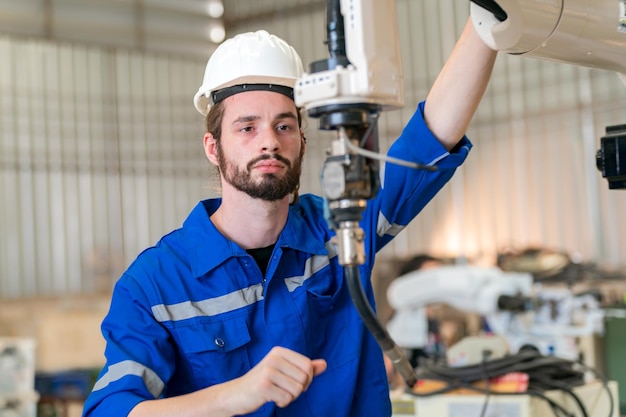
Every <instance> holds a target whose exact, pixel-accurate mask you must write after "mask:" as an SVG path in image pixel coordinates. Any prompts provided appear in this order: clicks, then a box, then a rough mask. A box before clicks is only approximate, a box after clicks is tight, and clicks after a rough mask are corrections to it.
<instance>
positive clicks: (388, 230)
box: [376, 211, 406, 237]
mask: <svg viewBox="0 0 626 417" xmlns="http://www.w3.org/2000/svg"><path fill="white" fill-rule="evenodd" d="M405 227H406V226H403V225H401V224H391V223H389V220H387V218H386V217H385V215H384V214H383V213H382V211H381V212H378V224H377V225H376V234H377V235H378V236H380V237H382V236H384V235H390V236H397V235H398V233H400V232H401V231H402V230H404V228H405Z"/></svg>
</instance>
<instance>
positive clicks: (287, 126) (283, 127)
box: [277, 125, 291, 130]
mask: <svg viewBox="0 0 626 417" xmlns="http://www.w3.org/2000/svg"><path fill="white" fill-rule="evenodd" d="M277 129H278V130H289V129H291V126H289V125H278V127H277Z"/></svg>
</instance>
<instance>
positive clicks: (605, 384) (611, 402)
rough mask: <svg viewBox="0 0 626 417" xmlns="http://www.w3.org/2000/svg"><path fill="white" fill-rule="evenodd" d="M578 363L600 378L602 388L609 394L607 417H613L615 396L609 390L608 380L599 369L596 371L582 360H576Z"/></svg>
mask: <svg viewBox="0 0 626 417" xmlns="http://www.w3.org/2000/svg"><path fill="white" fill-rule="evenodd" d="M577 363H578V365H580V366H582V367H583V368H585V369H586V370H588V371H591V372H592V373H593V374H594V375H595V376H596V378H598V379H600V381H602V386H603V387H604V390H605V391H606V393H607V395H608V396H609V404H610V406H609V416H608V417H613V411H615V398H614V397H613V393H612V392H611V388H610V387H609V380H608V379H607V377H605V376H604V374H602V373H601V372H600V371H598V370H597V369H595V368H592V367H590V366H588V365H585V364H584V363H583V362H582V361H580V360H579V361H578V362H577Z"/></svg>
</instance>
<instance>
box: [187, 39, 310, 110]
mask: <svg viewBox="0 0 626 417" xmlns="http://www.w3.org/2000/svg"><path fill="white" fill-rule="evenodd" d="M302 72H303V69H302V61H301V60H300V56H298V53H297V52H296V50H295V49H294V48H293V47H292V46H290V45H289V44H288V43H287V42H285V41H284V40H282V39H281V38H279V37H278V36H275V35H271V34H269V33H268V32H266V31H264V30H259V31H256V32H248V33H242V34H240V35H237V36H235V37H233V38H231V39H228V40H226V41H224V42H223V43H222V44H221V45H220V46H219V47H218V48H217V49H216V50H215V52H214V53H213V55H211V57H210V58H209V62H208V63H207V65H206V70H205V71H204V79H203V81H202V85H201V86H200V88H199V89H198V92H197V93H196V95H195V96H194V98H193V103H194V105H195V106H196V109H197V110H198V111H199V112H200V113H202V114H203V115H206V114H207V113H208V112H209V108H210V107H211V106H212V105H213V104H215V103H216V102H219V101H221V100H223V99H224V98H226V97H228V96H229V95H232V94H236V93H238V92H243V91H250V90H259V89H262V90H271V91H277V92H280V93H283V94H288V95H291V97H292V98H293V88H294V86H295V84H296V80H297V79H298V78H300V76H301V75H302ZM218 91H219V92H220V93H218V94H216V92H218Z"/></svg>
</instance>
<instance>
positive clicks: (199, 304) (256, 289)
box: [152, 284, 263, 322]
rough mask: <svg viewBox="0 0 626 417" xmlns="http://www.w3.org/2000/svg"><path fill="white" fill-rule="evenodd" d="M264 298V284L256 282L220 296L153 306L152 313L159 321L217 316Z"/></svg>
mask: <svg viewBox="0 0 626 417" xmlns="http://www.w3.org/2000/svg"><path fill="white" fill-rule="evenodd" d="M262 299H263V284H256V285H253V286H251V287H248V288H243V289H241V290H238V291H234V292H231V293H229V294H225V295H222V296H220V297H215V298H208V299H206V300H202V301H185V302H183V303H178V304H169V305H165V304H159V305H155V306H152V314H154V318H155V319H157V321H159V322H164V321H170V320H171V321H177V320H185V319H190V318H193V317H205V316H216V315H218V314H222V313H227V312H229V311H233V310H236V309H238V308H241V307H246V306H249V305H252V304H254V303H256V302H257V301H260V300H262Z"/></svg>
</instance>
